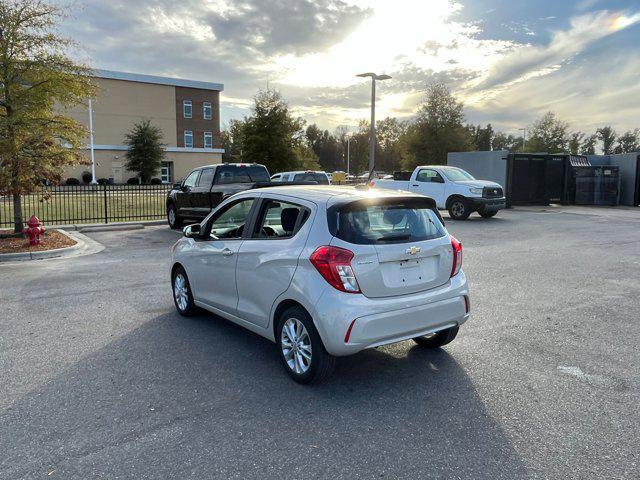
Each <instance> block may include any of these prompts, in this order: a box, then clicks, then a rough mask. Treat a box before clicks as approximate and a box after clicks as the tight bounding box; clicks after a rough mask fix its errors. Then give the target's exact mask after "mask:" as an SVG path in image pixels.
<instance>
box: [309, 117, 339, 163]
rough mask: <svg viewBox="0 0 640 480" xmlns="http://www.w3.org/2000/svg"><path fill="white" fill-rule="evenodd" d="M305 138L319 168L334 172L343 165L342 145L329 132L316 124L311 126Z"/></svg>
mask: <svg viewBox="0 0 640 480" xmlns="http://www.w3.org/2000/svg"><path fill="white" fill-rule="evenodd" d="M305 137H306V140H307V144H308V146H309V148H311V150H313V152H314V153H315V154H316V156H317V160H318V162H319V167H321V168H322V169H323V170H325V171H328V172H333V171H334V170H337V169H338V168H339V167H340V166H341V165H342V158H341V156H342V151H341V148H340V143H339V141H338V139H337V138H336V137H335V136H333V135H331V134H330V133H329V131H328V130H321V129H320V128H319V127H318V126H317V125H315V124H313V125H309V126H308V127H307V130H306V132H305Z"/></svg>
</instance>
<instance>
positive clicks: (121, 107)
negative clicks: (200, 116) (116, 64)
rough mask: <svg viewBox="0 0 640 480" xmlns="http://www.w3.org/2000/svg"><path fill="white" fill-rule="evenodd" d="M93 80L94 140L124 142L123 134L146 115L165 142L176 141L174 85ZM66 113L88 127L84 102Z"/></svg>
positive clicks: (101, 142) (107, 142)
mask: <svg viewBox="0 0 640 480" xmlns="http://www.w3.org/2000/svg"><path fill="white" fill-rule="evenodd" d="M95 82H96V83H97V84H98V89H99V92H98V95H97V96H96V99H95V100H94V101H93V132H94V135H93V136H94V138H93V141H94V144H96V145H124V141H125V140H124V136H125V134H126V133H128V132H129V131H130V130H131V129H132V128H133V126H134V125H135V124H136V123H137V122H139V121H141V120H144V119H148V120H151V123H152V124H153V125H155V126H157V127H159V128H160V129H161V130H162V134H163V141H164V143H166V144H167V145H168V146H170V147H175V146H176V145H177V139H176V99H175V87H173V86H170V85H154V84H151V83H139V82H128V81H123V80H112V79H107V78H96V79H95ZM69 115H70V116H71V117H72V118H74V119H75V120H76V121H78V122H80V123H82V124H83V125H86V126H87V127H88V125H89V110H88V108H87V107H86V106H80V107H79V108H74V109H73V110H69ZM87 141H88V140H87Z"/></svg>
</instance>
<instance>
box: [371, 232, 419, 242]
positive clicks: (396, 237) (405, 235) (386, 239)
mask: <svg viewBox="0 0 640 480" xmlns="http://www.w3.org/2000/svg"><path fill="white" fill-rule="evenodd" d="M410 238H411V234H410V233H398V234H396V235H383V236H382V237H380V238H378V239H377V240H376V242H397V241H399V240H409V239H410Z"/></svg>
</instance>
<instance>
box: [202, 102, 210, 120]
mask: <svg viewBox="0 0 640 480" xmlns="http://www.w3.org/2000/svg"><path fill="white" fill-rule="evenodd" d="M202 116H203V117H204V119H205V120H211V102H204V103H203V104H202Z"/></svg>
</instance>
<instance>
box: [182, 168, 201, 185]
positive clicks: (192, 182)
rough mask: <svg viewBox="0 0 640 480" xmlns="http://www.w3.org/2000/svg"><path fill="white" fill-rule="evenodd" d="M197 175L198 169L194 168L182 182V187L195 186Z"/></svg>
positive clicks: (198, 173)
mask: <svg viewBox="0 0 640 480" xmlns="http://www.w3.org/2000/svg"><path fill="white" fill-rule="evenodd" d="M198 175H200V170H195V171H193V172H191V173H190V174H189V176H188V177H187V178H186V179H185V181H184V183H183V184H182V186H183V187H195V186H196V182H197V181H198Z"/></svg>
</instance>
